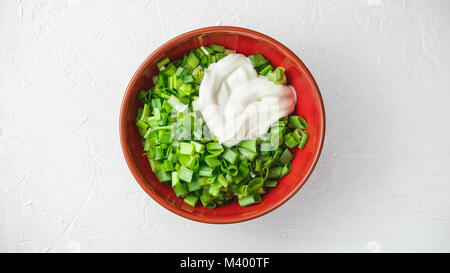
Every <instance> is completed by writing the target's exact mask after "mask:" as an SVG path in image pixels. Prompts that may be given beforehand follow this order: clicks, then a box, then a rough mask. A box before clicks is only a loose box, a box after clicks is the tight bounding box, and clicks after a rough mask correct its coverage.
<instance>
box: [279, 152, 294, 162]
mask: <svg viewBox="0 0 450 273" xmlns="http://www.w3.org/2000/svg"><path fill="white" fill-rule="evenodd" d="M292 159H294V156H293V155H292V153H291V152H290V151H289V149H285V150H284V151H283V153H282V154H281V155H280V158H279V159H278V161H280V163H281V164H283V165H285V164H287V163H289V162H291V161H292Z"/></svg>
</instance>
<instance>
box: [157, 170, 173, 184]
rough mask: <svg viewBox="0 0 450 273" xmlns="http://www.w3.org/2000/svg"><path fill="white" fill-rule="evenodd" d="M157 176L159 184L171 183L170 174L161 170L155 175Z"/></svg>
mask: <svg viewBox="0 0 450 273" xmlns="http://www.w3.org/2000/svg"><path fill="white" fill-rule="evenodd" d="M155 175H156V178H158V180H159V182H167V181H170V178H171V177H170V175H169V174H168V173H165V172H163V171H161V170H159V171H157V172H156V173H155Z"/></svg>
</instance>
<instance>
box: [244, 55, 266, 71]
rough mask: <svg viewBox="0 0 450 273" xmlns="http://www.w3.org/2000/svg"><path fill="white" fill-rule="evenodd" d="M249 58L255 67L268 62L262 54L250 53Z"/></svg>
mask: <svg viewBox="0 0 450 273" xmlns="http://www.w3.org/2000/svg"><path fill="white" fill-rule="evenodd" d="M248 59H249V60H250V63H251V64H252V65H253V67H254V68H257V67H260V66H262V65H265V64H266V63H267V62H268V60H267V59H266V58H265V57H264V56H263V55H262V54H255V55H250V56H248Z"/></svg>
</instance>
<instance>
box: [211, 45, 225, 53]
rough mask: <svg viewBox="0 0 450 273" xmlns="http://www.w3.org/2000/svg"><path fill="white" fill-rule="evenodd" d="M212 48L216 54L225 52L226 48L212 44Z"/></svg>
mask: <svg viewBox="0 0 450 273" xmlns="http://www.w3.org/2000/svg"><path fill="white" fill-rule="evenodd" d="M210 48H211V49H212V50H214V51H215V52H225V47H224V46H223V45H215V44H212V45H210Z"/></svg>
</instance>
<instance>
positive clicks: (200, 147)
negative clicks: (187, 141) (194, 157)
mask: <svg viewBox="0 0 450 273" xmlns="http://www.w3.org/2000/svg"><path fill="white" fill-rule="evenodd" d="M191 143H192V145H194V148H195V151H196V152H197V153H200V154H202V153H204V152H205V145H203V144H201V143H198V142H197V141H191Z"/></svg>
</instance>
